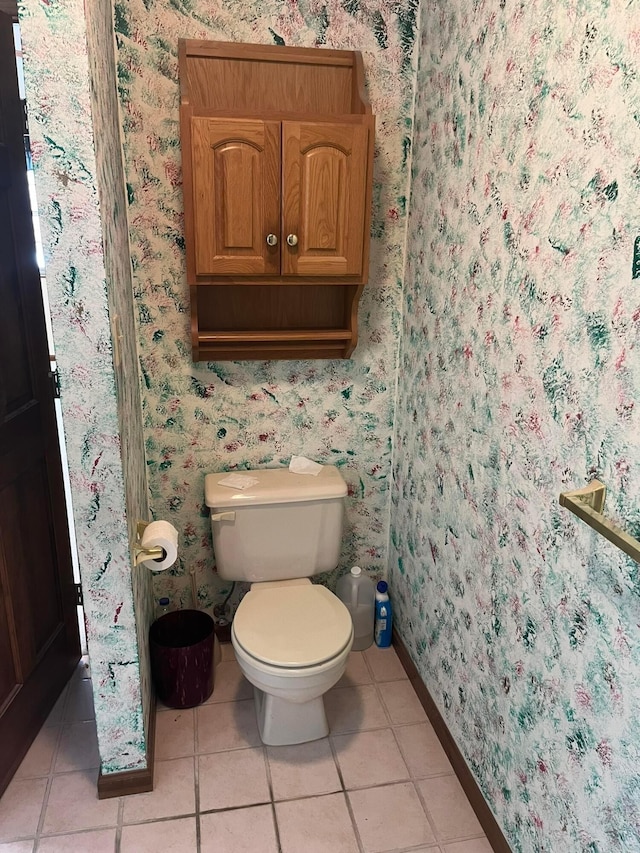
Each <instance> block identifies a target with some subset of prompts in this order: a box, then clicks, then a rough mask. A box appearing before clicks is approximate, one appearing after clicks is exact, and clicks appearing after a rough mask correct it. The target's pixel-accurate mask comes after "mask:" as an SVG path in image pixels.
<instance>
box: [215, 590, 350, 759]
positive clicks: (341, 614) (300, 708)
mask: <svg viewBox="0 0 640 853" xmlns="http://www.w3.org/2000/svg"><path fill="white" fill-rule="evenodd" d="M231 642H232V643H233V647H234V650H235V653H236V659H237V661H238V664H239V666H240V669H241V670H242V672H243V674H244V676H245V678H246V679H247V680H248V681H249V682H250V683H251V684H252V685H253V688H254V696H255V701H256V717H257V721H258V728H259V731H260V737H261V739H262V741H263V743H265V744H268V745H270V746H282V745H285V744H294V743H305V742H307V741H311V740H316V739H318V738H322V737H325V736H326V735H327V734H328V732H329V726H328V723H327V718H326V714H325V710H324V700H323V696H324V694H325V693H326V692H327V690H329V689H330V688H331V687H333V685H334V684H335V683H336V682H337V681H339V679H340V678H341V677H342V675H343V673H344V670H345V667H346V665H347V659H348V656H349V652H350V650H351V646H352V645H353V625H352V622H351V616H350V614H349V611H348V610H347V608H346V607H345V606H344V604H343V603H342V602H341V601H340V600H339V599H338V598H336V596H335V595H333V593H331V592H330V591H329V590H328V589H325V587H322V586H316V585H313V584H312V583H311V582H310V581H309V580H308V579H307V578H300V579H295V580H287V581H280V582H265V583H258V584H253V585H252V587H251V590H250V592H249V593H248V594H247V595H246V596H245V597H244V599H243V600H242V602H241V603H240V606H239V607H238V610H237V612H236V615H235V618H234V620H233V623H232V627H231Z"/></svg>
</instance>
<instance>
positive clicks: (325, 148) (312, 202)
mask: <svg viewBox="0 0 640 853" xmlns="http://www.w3.org/2000/svg"><path fill="white" fill-rule="evenodd" d="M369 133H370V129H369V127H368V126H367V123H362V124H356V123H354V124H349V123H346V122H345V123H329V122H290V121H285V122H283V123H282V149H283V167H282V220H283V223H282V235H283V245H282V273H283V274H284V275H300V276H351V275H360V274H361V273H362V267H363V241H364V238H365V223H366V215H365V212H366V199H367V162H368V161H367V152H368V148H369Z"/></svg>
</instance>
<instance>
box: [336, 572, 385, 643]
mask: <svg viewBox="0 0 640 853" xmlns="http://www.w3.org/2000/svg"><path fill="white" fill-rule="evenodd" d="M336 595H337V596H338V598H339V599H340V601H342V602H344V604H345V605H346V607H347V610H348V611H349V613H351V619H352V620H353V634H354V638H353V647H352V651H354V652H360V651H362V650H363V649H368V648H369V646H370V645H371V644H372V643H373V620H374V616H375V601H376V591H375V587H374V585H373V581H372V580H371V579H370V578H368V577H367V576H366V575H363V574H362V569H361V568H360V566H354V567H353V568H352V569H351V571H350V572H349V574H347V575H344V576H343V577H341V578H340V580H339V581H338V585H337V587H336Z"/></svg>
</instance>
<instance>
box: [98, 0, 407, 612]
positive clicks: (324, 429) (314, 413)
mask: <svg viewBox="0 0 640 853" xmlns="http://www.w3.org/2000/svg"><path fill="white" fill-rule="evenodd" d="M416 5H417V3H416V2H413V0H411V2H405V3H401V4H398V3H396V2H392V0H374V1H373V2H367V3H360V2H358V0H356V2H349V3H344V2H338V0H330V2H326V3H325V2H323V3H318V4H309V3H306V2H304V3H303V2H300V3H297V2H294V3H291V2H285V0H266V2H264V3H261V4H260V10H259V14H258V10H257V6H256V4H255V2H253V0H251V1H250V0H242V2H239V1H238V0H234V2H228V0H218V2H216V3H204V2H202V3H189V4H176V3H173V2H171V0H159V2H154V3H151V4H150V3H148V2H143V0H128V2H126V3H125V2H119V3H117V4H116V14H115V21H116V33H117V47H118V74H119V91H120V98H121V110H122V114H123V117H124V134H125V137H124V138H125V161H126V172H127V182H128V196H129V220H130V225H131V252H132V260H133V269H134V289H135V298H136V305H137V312H138V326H139V336H140V337H139V343H140V361H141V369H142V375H143V406H144V429H145V437H146V452H147V468H148V476H149V485H150V493H151V504H152V510H153V512H154V514H155V515H156V516H157V517H164V518H169V519H170V520H171V521H172V522H173V523H174V524H175V525H176V526H177V528H178V529H179V531H180V537H181V561H180V566H178V567H177V568H176V569H175V570H173V571H171V572H165V573H164V574H163V575H160V576H157V577H156V579H155V583H156V593H157V594H160V593H161V592H162V593H165V592H166V593H167V594H169V595H171V596H172V598H173V599H174V601H176V602H180V603H182V604H184V605H186V606H190V605H191V595H190V591H189V583H188V574H187V573H188V572H189V571H192V570H193V571H195V572H196V577H197V585H198V597H199V604H200V605H201V606H210V605H211V604H212V603H213V602H214V601H215V599H216V597H217V596H219V594H221V593H223V592H225V591H226V590H225V588H224V586H223V585H222V582H220V583H218V582H217V578H216V576H215V575H214V573H213V554H212V547H211V536H210V527H209V519H208V513H207V511H206V508H205V507H204V494H203V491H204V475H205V474H206V473H207V472H209V471H215V470H222V469H228V468H245V467H274V466H278V465H286V464H288V462H289V459H290V457H291V455H292V454H302V455H305V456H309V457H311V458H313V459H316V460H317V461H321V462H329V463H333V464H335V465H338V466H339V467H340V468H341V470H342V472H343V474H344V476H345V479H346V480H347V482H348V486H349V494H350V497H349V499H348V507H347V521H346V524H347V529H346V536H345V539H344V542H345V546H344V551H343V554H342V560H341V563H342V567H343V568H345V567H347V566H348V565H349V564H352V563H354V562H359V563H361V564H362V565H363V566H364V567H365V568H366V569H368V570H369V571H371V572H372V573H374V574H382V573H384V572H385V571H386V564H387V541H388V519H389V480H390V470H391V435H392V421H393V401H394V394H395V364H396V360H397V349H398V333H399V318H400V304H401V287H402V283H401V277H402V270H403V249H404V233H405V206H406V198H405V193H406V186H407V181H408V174H407V168H406V158H407V156H408V153H409V139H410V134H411V122H410V112H411V109H412V99H413V79H414V72H413V69H412V48H413V43H414V27H415V14H416ZM179 37H190V38H196V39H219V40H225V41H248V42H263V43H268V44H273V43H278V44H282V43H286V44H296V45H305V46H313V45H318V46H320V47H322V46H327V47H332V48H357V49H359V50H361V51H362V52H363V57H364V64H365V74H366V82H367V88H368V92H369V97H370V100H371V103H372V108H373V112H374V113H375V114H376V115H377V116H378V124H377V138H376V163H375V175H374V181H375V190H374V198H375V203H374V211H373V226H372V233H373V241H372V250H371V275H370V283H369V285H368V286H367V287H366V288H365V291H364V294H363V297H362V300H361V310H360V343H359V344H358V347H357V349H356V351H355V353H354V357H353V358H352V359H351V360H350V361H273V362H236V363H232V362H226V363H202V364H193V363H192V361H191V354H190V331H189V326H190V320H189V291H188V288H187V285H186V277H185V263H184V235H183V225H182V187H181V166H180V148H179V122H178V108H179V87H178V69H177V45H178V38H179Z"/></svg>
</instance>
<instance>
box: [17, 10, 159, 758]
mask: <svg viewBox="0 0 640 853" xmlns="http://www.w3.org/2000/svg"><path fill="white" fill-rule="evenodd" d="M20 22H21V30H22V38H23V45H24V54H25V75H26V84H27V102H28V107H29V126H30V131H31V137H32V152H33V159H34V165H35V172H36V175H35V177H36V188H37V193H38V204H39V210H40V216H41V223H42V229H43V239H44V243H45V259H46V272H47V287H48V291H49V300H50V304H51V312H52V325H53V333H54V338H55V344H56V356H57V359H58V364H59V367H60V378H61V402H62V409H63V417H64V425H65V441H66V446H67V454H68V459H69V469H70V479H71V491H72V498H73V512H74V519H75V527H76V535H77V542H78V555H79V560H80V571H81V575H82V586H83V590H84V600H85V613H86V619H87V624H88V645H89V654H90V658H91V667H92V681H93V690H94V700H95V706H96V722H97V728H98V740H99V745H100V756H101V759H102V770H103V772H104V773H110V772H117V771H119V770H125V769H130V768H136V767H140V766H144V764H145V760H146V758H145V737H144V713H143V707H142V701H143V697H142V695H141V689H142V688H141V678H140V666H139V657H138V646H137V642H136V620H135V616H134V601H133V591H132V583H131V565H130V558H129V537H128V531H127V516H126V512H125V490H124V480H123V477H124V472H123V463H122V460H121V450H122V451H123V452H124V453H126V449H127V447H128V449H129V450H130V451H131V453H130V454H129V457H128V461H127V477H128V478H129V480H130V481H131V487H132V488H134V489H135V488H136V484H139V483H140V482H141V481H143V480H144V467H143V461H144V460H143V459H140V458H138V460H137V462H136V459H135V446H134V443H133V442H131V441H129V443H128V444H127V441H128V437H129V438H131V431H130V432H129V434H128V437H127V435H126V434H124V433H123V435H122V446H121V433H120V424H119V421H118V411H117V398H116V377H115V376H114V367H113V358H112V345H111V332H110V326H109V298H108V293H107V290H108V288H107V280H106V271H105V257H104V255H103V242H102V240H103V234H102V231H101V220H100V213H99V207H98V195H97V181H98V175H99V173H100V174H101V175H102V177H104V174H103V172H102V170H103V168H104V167H105V161H104V160H101V162H100V165H99V166H98V164H97V163H96V153H95V151H94V140H93V132H92V127H91V108H90V88H89V79H90V68H89V61H88V57H87V52H86V31H85V19H84V9H83V2H82V0H55V2H51V0H27V2H26V3H24V4H23V5H21V8H20ZM112 224H113V228H111V230H110V231H108V232H107V233H110V235H111V237H112V238H113V237H115V235H116V233H117V224H118V223H117V217H116V222H115V223H112ZM113 273H114V268H113V266H111V267H110V275H112V274H113ZM121 284H122V282H121ZM111 298H112V299H113V298H114V297H113V293H112V294H111ZM124 328H126V326H125V327H124ZM133 352H134V353H135V346H134V347H133ZM127 353H128V348H127V346H125V347H124V348H123V350H122V354H123V364H124V359H126V358H128V355H127ZM131 377H132V378H131V381H132V383H133V388H134V389H137V384H138V376H137V371H136V370H135V368H134V372H133V373H132V374H131ZM120 378H122V377H120ZM125 379H126V378H125ZM118 393H119V394H120V395H123V394H124V396H125V398H127V399H130V400H131V399H133V398H132V395H131V393H130V391H126V390H125V389H124V387H123V385H122V384H121V383H120V384H118ZM137 393H138V392H137V390H134V396H135V395H137ZM137 405H138V409H139V402H138V404H137ZM136 464H137V465H138V471H140V470H141V471H142V477H141V476H140V474H139V473H138V474H137V475H134V474H133V473H132V472H133V470H134V469H135V466H136ZM142 497H143V493H141V492H140V489H139V488H138V499H139V500H140V501H142ZM134 502H135V498H134ZM130 506H133V503H130ZM147 584H148V581H147ZM143 585H144V581H142V583H141V584H138V588H139V591H141V590H140V587H143ZM143 654H144V651H143ZM142 684H143V687H144V689H145V690H146V691H147V695H146V697H145V700H146V702H147V707H148V686H147V683H146V681H145V680H144V679H143V682H142Z"/></svg>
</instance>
